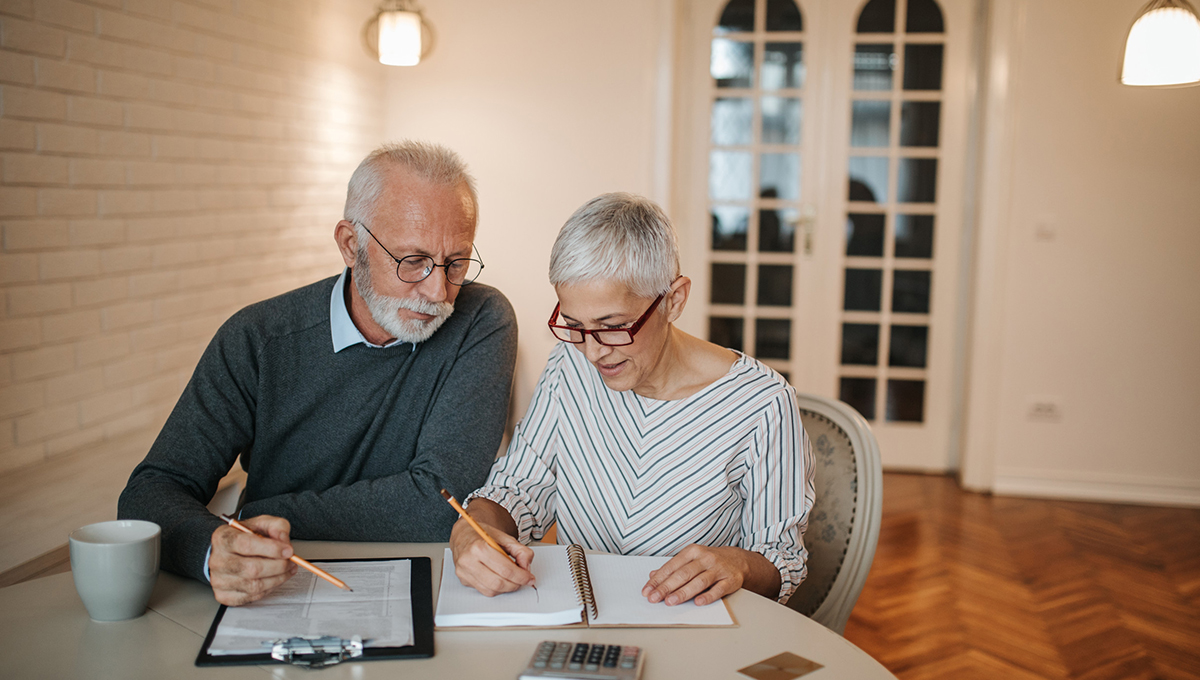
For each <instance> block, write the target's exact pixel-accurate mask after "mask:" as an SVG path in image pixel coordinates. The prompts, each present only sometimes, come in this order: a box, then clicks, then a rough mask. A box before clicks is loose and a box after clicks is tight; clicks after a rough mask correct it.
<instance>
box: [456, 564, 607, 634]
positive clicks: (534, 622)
mask: <svg viewBox="0 0 1200 680" xmlns="http://www.w3.org/2000/svg"><path fill="white" fill-rule="evenodd" d="M531 547H532V548H533V553H534V557H533V564H532V565H531V570H532V571H533V575H534V577H535V578H536V579H537V591H534V589H533V588H528V587H525V588H521V589H519V590H515V591H513V592H511V593H503V594H500V595H497V596H495V597H485V596H483V595H481V594H480V593H479V591H477V590H475V589H474V588H469V587H467V586H464V585H463V584H462V582H461V581H459V580H458V576H456V575H455V574H454V557H453V556H452V555H451V553H450V549H449V548H446V553H445V557H444V558H443V559H442V586H441V589H440V592H439V593H438V602H437V613H436V614H435V615H434V617H433V622H434V624H435V625H437V626H440V627H446V628H449V627H454V626H562V625H568V624H572V623H580V622H581V621H582V612H583V605H581V604H580V603H579V598H578V597H577V596H576V594H575V583H574V581H572V580H571V570H570V569H568V568H567V547H566V546H564V545H535V546H531Z"/></svg>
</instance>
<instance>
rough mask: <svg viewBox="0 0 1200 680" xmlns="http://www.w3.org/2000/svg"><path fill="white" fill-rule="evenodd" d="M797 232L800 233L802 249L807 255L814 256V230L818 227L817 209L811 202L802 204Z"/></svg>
mask: <svg viewBox="0 0 1200 680" xmlns="http://www.w3.org/2000/svg"><path fill="white" fill-rule="evenodd" d="M796 227H797V228H796V233H797V234H799V235H800V250H801V252H802V253H804V256H805V257H812V254H813V240H814V232H816V229H817V209H816V207H815V206H814V205H813V204H811V203H804V204H802V205H801V206H800V218H799V219H798V220H797V224H796Z"/></svg>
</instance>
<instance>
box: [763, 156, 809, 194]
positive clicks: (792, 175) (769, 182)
mask: <svg viewBox="0 0 1200 680" xmlns="http://www.w3.org/2000/svg"><path fill="white" fill-rule="evenodd" d="M758 177H759V182H758V185H759V196H761V197H762V198H782V199H784V200H787V201H795V200H799V198H800V154H795V153H764V154H762V155H761V156H759V175H758Z"/></svg>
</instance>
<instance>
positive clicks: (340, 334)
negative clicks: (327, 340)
mask: <svg viewBox="0 0 1200 680" xmlns="http://www.w3.org/2000/svg"><path fill="white" fill-rule="evenodd" d="M348 285H350V268H349V267H346V268H345V269H343V270H342V275H341V276H339V277H338V280H337V281H336V282H334V284H333V292H331V293H330V294H329V332H330V334H331V335H332V336H333V352H334V354H336V353H338V352H340V351H342V350H344V349H346V348H347V347H350V346H352V345H357V344H358V343H360V342H361V343H363V344H364V345H366V346H367V347H374V348H376V349H379V348H383V347H392V346H393V345H397V344H400V343H401V341H400V340H392V341H391V342H389V343H388V344H386V345H376V344H374V343H372V342H371V341H370V340H367V339H366V338H365V337H363V334H362V331H360V330H358V326H355V325H354V320H353V319H351V318H350V310H349V309H346V286H348ZM416 350H417V344H416V343H413V351H414V352H415V351H416Z"/></svg>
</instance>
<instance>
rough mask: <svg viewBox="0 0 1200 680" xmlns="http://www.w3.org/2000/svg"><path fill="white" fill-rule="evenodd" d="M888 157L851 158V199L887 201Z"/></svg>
mask: <svg viewBox="0 0 1200 680" xmlns="http://www.w3.org/2000/svg"><path fill="white" fill-rule="evenodd" d="M887 185H888V159H886V158H877V157H851V158H850V191H849V198H850V200H851V201H868V202H870V203H887V195H888V194H887Z"/></svg>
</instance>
